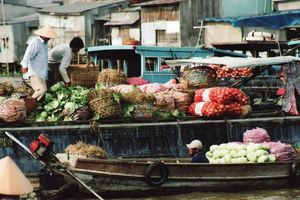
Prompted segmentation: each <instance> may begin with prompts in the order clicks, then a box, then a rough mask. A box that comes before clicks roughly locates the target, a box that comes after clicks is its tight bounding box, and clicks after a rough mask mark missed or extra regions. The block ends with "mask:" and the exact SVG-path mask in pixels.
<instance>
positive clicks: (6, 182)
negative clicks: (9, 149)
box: [0, 156, 33, 200]
mask: <svg viewBox="0 0 300 200" xmlns="http://www.w3.org/2000/svg"><path fill="white" fill-rule="evenodd" d="M0 180H1V184H0V200H15V199H20V198H19V196H20V195H25V194H29V193H31V192H32V191H33V187H32V185H31V183H30V181H29V180H28V179H27V178H26V177H25V175H24V174H23V172H22V171H21V170H20V169H19V167H18V166H17V165H16V164H15V162H14V161H13V160H12V159H11V158H10V157H9V156H6V157H4V158H2V159H0Z"/></svg>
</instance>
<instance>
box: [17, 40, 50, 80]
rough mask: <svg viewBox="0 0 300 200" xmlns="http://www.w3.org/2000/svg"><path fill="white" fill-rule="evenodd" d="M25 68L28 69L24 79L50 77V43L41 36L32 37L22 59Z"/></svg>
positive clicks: (45, 78)
mask: <svg viewBox="0 0 300 200" xmlns="http://www.w3.org/2000/svg"><path fill="white" fill-rule="evenodd" d="M21 65H22V67H23V68H28V71H27V72H26V73H25V74H24V75H23V78H24V79H29V78H30V77H31V76H38V77H40V78H41V79H44V80H47V78H48V44H47V43H46V42H44V40H43V39H42V38H40V37H36V38H34V39H32V40H31V41H30V42H29V44H28V46H27V48H26V51H25V54H24V56H23V59H22V61H21Z"/></svg>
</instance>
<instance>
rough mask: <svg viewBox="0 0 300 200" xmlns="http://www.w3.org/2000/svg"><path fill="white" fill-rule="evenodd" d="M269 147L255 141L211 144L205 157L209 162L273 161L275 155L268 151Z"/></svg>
mask: <svg viewBox="0 0 300 200" xmlns="http://www.w3.org/2000/svg"><path fill="white" fill-rule="evenodd" d="M269 150H270V147H269V146H268V145H262V144H257V143H249V144H247V145H245V144H239V143H224V144H220V145H212V146H210V149H209V151H208V152H206V157H207V159H208V160H209V162H210V163H214V164H225V163H256V162H258V163H263V162H274V161H276V157H275V155H274V154H270V153H269Z"/></svg>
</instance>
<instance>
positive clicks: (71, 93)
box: [34, 82, 91, 121]
mask: <svg viewBox="0 0 300 200" xmlns="http://www.w3.org/2000/svg"><path fill="white" fill-rule="evenodd" d="M89 92H90V90H89V89H87V88H85V87H81V86H71V87H68V88H66V87H65V86H64V83H63V82H58V83H56V84H54V85H53V86H52V87H51V88H50V89H49V90H48V91H47V93H46V94H45V99H44V101H42V102H39V103H38V105H37V108H36V111H35V113H34V119H35V121H72V120H84V119H87V118H90V116H91V112H90V111H89V108H88V107H86V105H87V102H88V99H87V95H88V93H89Z"/></svg>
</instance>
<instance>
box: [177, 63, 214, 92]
mask: <svg viewBox="0 0 300 200" xmlns="http://www.w3.org/2000/svg"><path fill="white" fill-rule="evenodd" d="M183 79H184V80H186V81H187V84H188V88H189V89H199V88H208V87H213V86H215V85H216V80H217V73H216V71H215V70H214V69H212V68H210V67H207V66H199V67H194V68H193V69H192V70H188V71H186V72H185V73H184V75H183Z"/></svg>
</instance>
